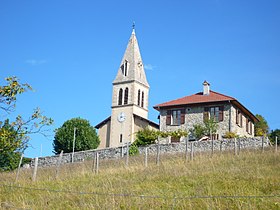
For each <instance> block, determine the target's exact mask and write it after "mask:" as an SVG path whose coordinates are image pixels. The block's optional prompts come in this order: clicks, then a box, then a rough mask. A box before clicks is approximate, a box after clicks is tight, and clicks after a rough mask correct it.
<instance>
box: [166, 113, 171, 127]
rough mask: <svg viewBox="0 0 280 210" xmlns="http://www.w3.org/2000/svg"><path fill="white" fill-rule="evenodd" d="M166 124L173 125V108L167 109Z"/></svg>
mask: <svg viewBox="0 0 280 210" xmlns="http://www.w3.org/2000/svg"><path fill="white" fill-rule="evenodd" d="M166 125H171V110H167V115H166Z"/></svg>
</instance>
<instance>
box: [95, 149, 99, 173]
mask: <svg viewBox="0 0 280 210" xmlns="http://www.w3.org/2000/svg"><path fill="white" fill-rule="evenodd" d="M98 171H99V153H98V152H96V154H95V173H96V174H98Z"/></svg>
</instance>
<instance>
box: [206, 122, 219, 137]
mask: <svg viewBox="0 0 280 210" xmlns="http://www.w3.org/2000/svg"><path fill="white" fill-rule="evenodd" d="M204 126H205V133H206V135H208V136H210V134H214V133H216V132H217V130H218V123H217V122H216V121H215V119H214V118H210V119H209V120H206V121H205V122H204Z"/></svg>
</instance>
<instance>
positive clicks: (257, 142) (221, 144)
mask: <svg viewBox="0 0 280 210" xmlns="http://www.w3.org/2000/svg"><path fill="white" fill-rule="evenodd" d="M162 142H168V141H164V140H163V141H162ZM213 145H214V150H215V151H217V150H218V151H219V150H220V149H222V150H223V151H225V150H234V147H235V145H236V148H237V149H238V148H240V149H241V150H242V149H245V148H246V149H257V148H259V149H260V148H262V146H264V147H268V146H269V145H270V142H269V140H268V139H267V138H266V139H264V141H263V140H262V138H261V137H255V138H240V139H237V140H236V141H234V139H225V140H214V141H213ZM239 145H240V146H239ZM157 147H158V145H157V144H153V145H149V146H148V147H147V148H148V153H149V154H151V155H153V154H156V153H157ZM145 148H146V147H140V148H139V152H140V154H143V153H144V152H145ZM193 149H194V152H207V151H211V150H212V141H200V142H198V141H194V142H193ZM185 151H186V143H184V142H180V143H162V144H160V153H161V154H164V153H168V154H175V153H182V152H185ZM188 151H189V152H190V151H191V142H189V143H188ZM96 152H98V153H99V158H100V159H111V158H114V159H116V158H121V157H123V156H124V155H126V153H127V147H126V146H124V147H115V148H107V149H96V150H88V151H83V152H75V154H74V160H73V161H74V162H83V161H85V160H92V159H93V158H94V155H95V154H96ZM58 158H59V155H55V156H47V157H40V158H39V161H38V166H39V167H48V166H54V165H57V163H58ZM71 162H72V153H67V154H63V156H62V161H61V164H66V163H71ZM33 166H34V159H33V160H32V162H31V167H33Z"/></svg>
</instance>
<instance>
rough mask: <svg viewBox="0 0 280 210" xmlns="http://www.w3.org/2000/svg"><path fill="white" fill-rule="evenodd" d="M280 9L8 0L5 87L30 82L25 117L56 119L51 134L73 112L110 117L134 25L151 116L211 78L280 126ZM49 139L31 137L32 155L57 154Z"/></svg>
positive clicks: (242, 2)
mask: <svg viewBox="0 0 280 210" xmlns="http://www.w3.org/2000/svg"><path fill="white" fill-rule="evenodd" d="M279 11H280V1H279V0H234V1H233V0H176V1H170V0H168V1H166V0H154V1H148V0H142V1H123V0H119V1H114V0H111V1H109V0H104V1H91V0H79V1H78V0H55V1H54V0H48V1H38V0H9V1H5V0H0V27H1V33H0V49H1V50H0V79H1V81H0V84H2V85H3V84H4V83H3V82H4V78H5V77H7V76H17V77H19V78H20V80H21V81H22V82H28V83H29V84H31V85H32V87H33V88H34V89H35V91H34V92H29V93H26V94H23V95H22V96H20V97H19V101H18V104H17V112H16V113H17V114H22V115H23V116H28V115H29V114H30V113H31V112H32V110H33V109H34V108H36V107H40V108H41V109H42V110H43V111H44V114H45V115H47V116H50V117H52V118H53V119H54V121H55V123H54V125H53V126H52V127H51V130H54V129H55V128H58V127H60V126H61V125H62V124H63V122H65V121H66V120H68V119H71V118H74V117H82V118H85V119H87V120H89V121H90V123H91V124H92V125H93V126H94V125H96V124H98V123H99V122H100V121H102V120H103V119H105V118H106V117H108V116H110V114H111V108H110V107H111V98H112V81H113V80H114V78H115V75H116V73H117V70H118V67H119V65H120V62H121V59H122V56H123V54H124V51H125V48H126V45H127V42H128V39H129V37H130V35H131V31H132V27H131V26H132V22H133V21H135V23H136V35H137V39H138V42H139V45H140V50H141V54H142V58H143V62H144V64H145V66H146V75H147V79H148V82H149V84H150V86H151V88H150V97H149V119H150V120H152V121H155V122H157V115H158V113H157V111H156V110H154V109H153V108H152V106H154V105H156V104H158V103H162V102H166V101H169V100H172V99H176V98H179V97H183V96H186V95H190V94H193V93H196V92H199V91H201V90H202V82H203V81H204V80H207V81H209V83H210V84H211V89H212V90H214V91H218V92H220V93H223V94H226V95H229V96H232V97H235V98H236V99H238V100H239V101H240V102H241V103H242V104H243V105H244V106H246V107H247V108H248V109H249V110H250V111H251V112H253V113H254V114H261V115H263V116H264V117H265V119H267V121H268V123H269V126H270V128H271V129H276V128H280V119H279V117H280V109H279V108H278V105H279V103H280V97H279V96H280V94H279V90H280V38H279V37H280V27H279V26H280V12H279ZM49 135H50V136H49V137H48V138H45V137H42V136H40V135H34V136H31V141H30V144H31V146H30V147H29V148H28V149H27V150H26V152H25V156H29V157H35V156H39V155H41V154H42V155H43V156H45V155H51V154H52V141H53V135H54V133H53V132H50V133H49ZM41 145H42V152H41Z"/></svg>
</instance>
